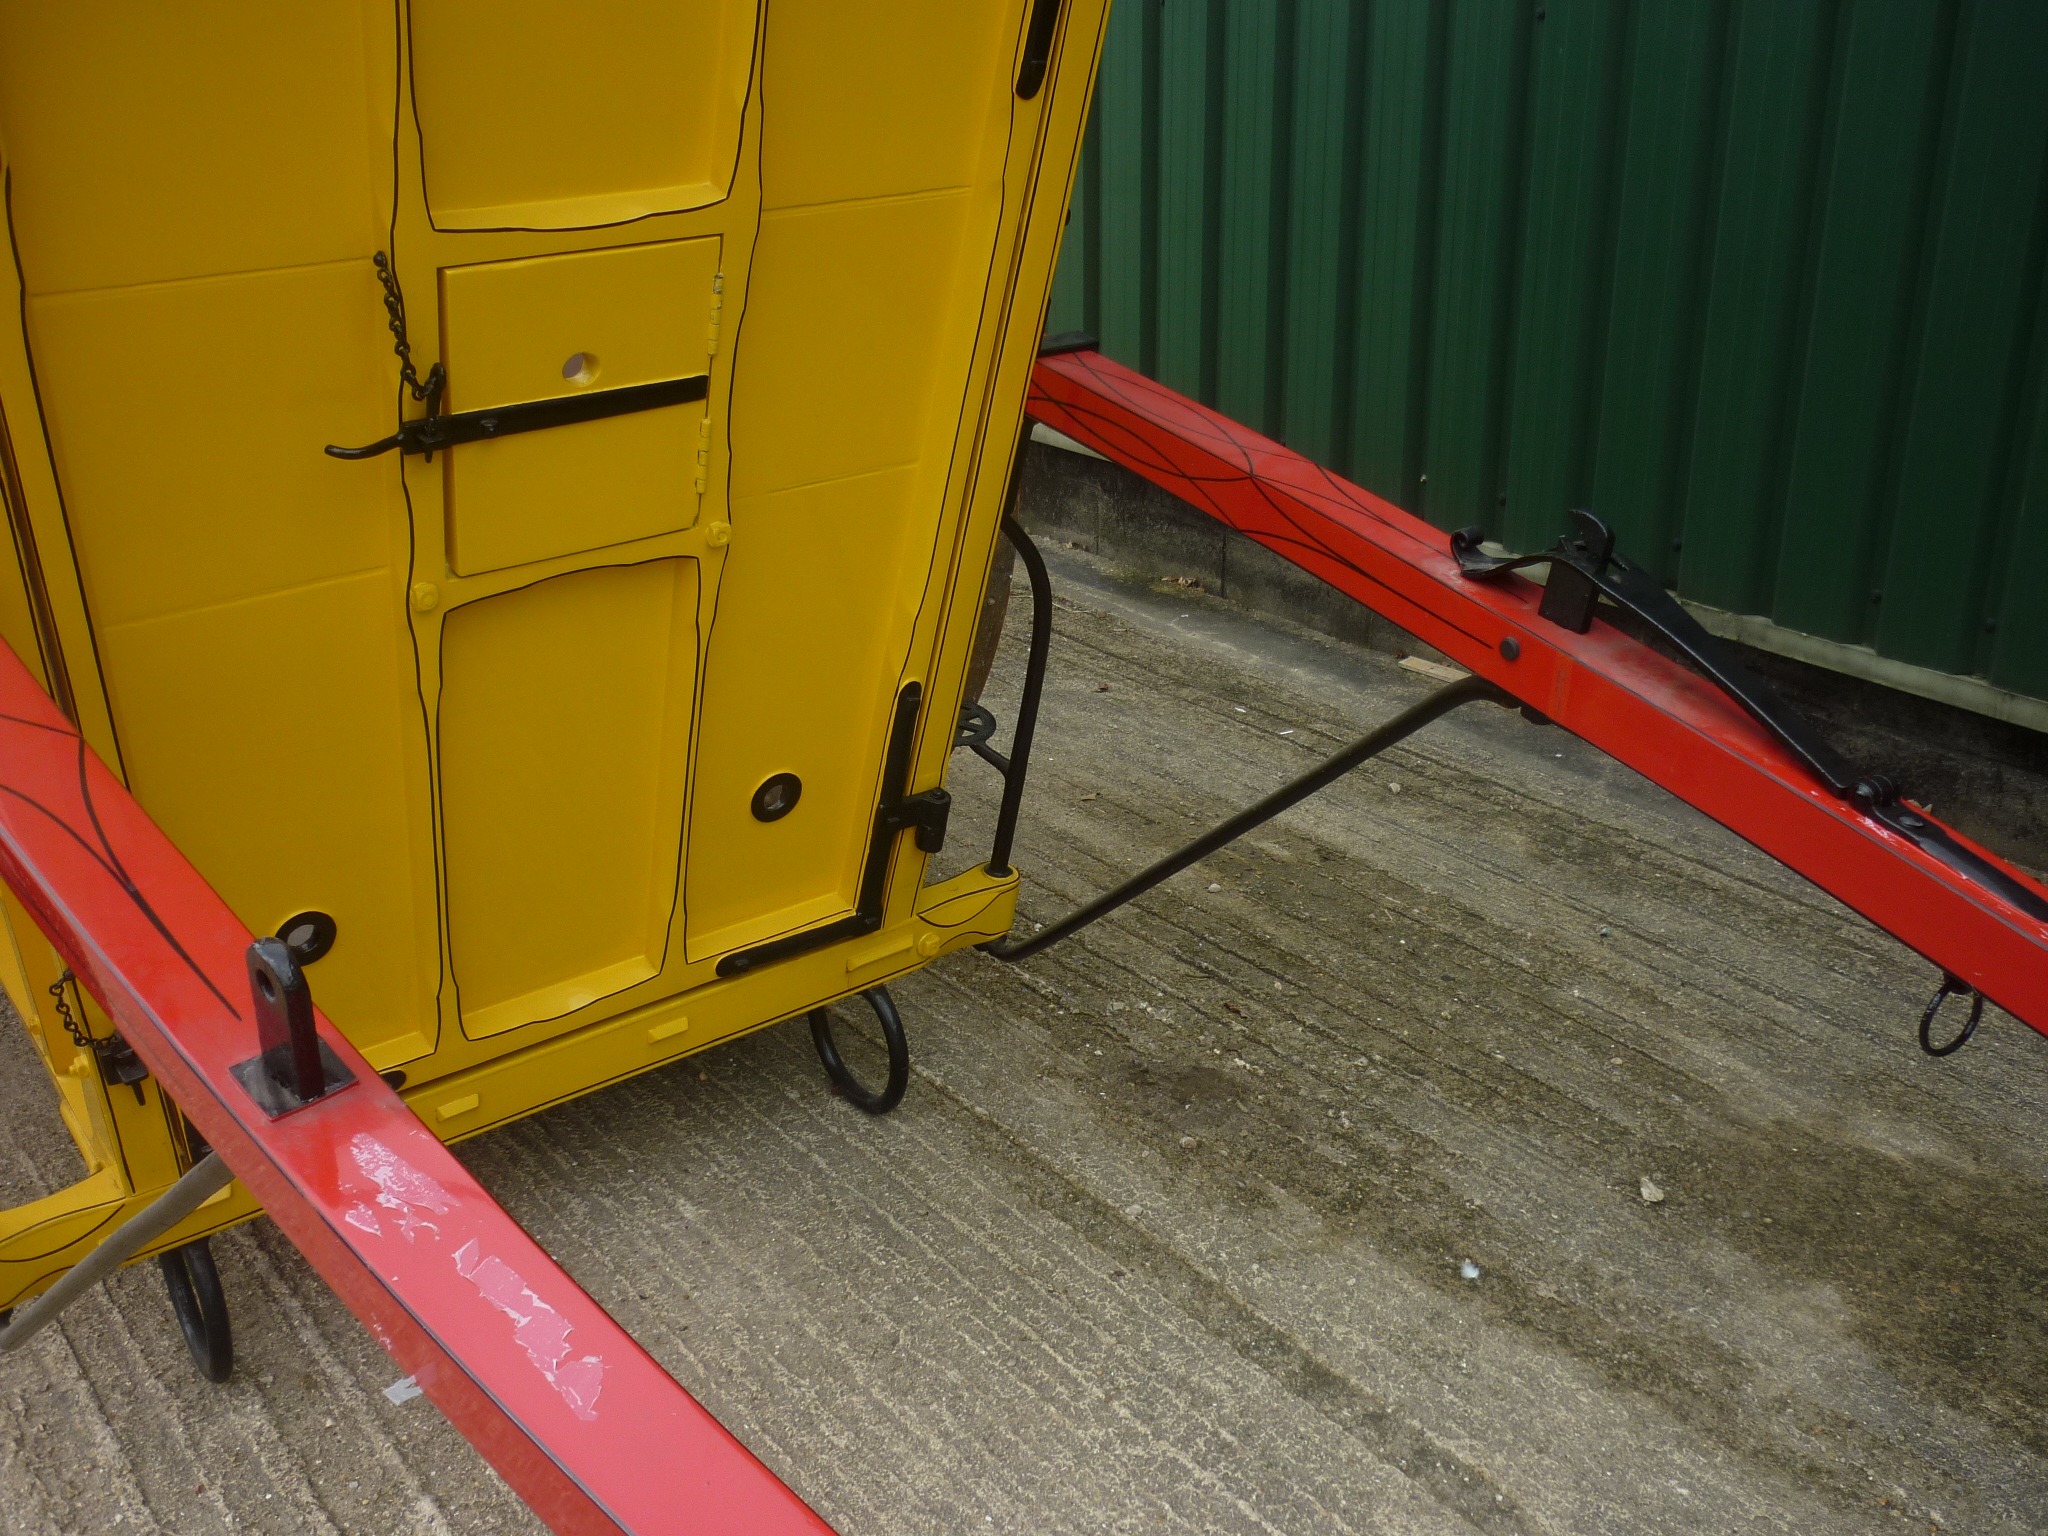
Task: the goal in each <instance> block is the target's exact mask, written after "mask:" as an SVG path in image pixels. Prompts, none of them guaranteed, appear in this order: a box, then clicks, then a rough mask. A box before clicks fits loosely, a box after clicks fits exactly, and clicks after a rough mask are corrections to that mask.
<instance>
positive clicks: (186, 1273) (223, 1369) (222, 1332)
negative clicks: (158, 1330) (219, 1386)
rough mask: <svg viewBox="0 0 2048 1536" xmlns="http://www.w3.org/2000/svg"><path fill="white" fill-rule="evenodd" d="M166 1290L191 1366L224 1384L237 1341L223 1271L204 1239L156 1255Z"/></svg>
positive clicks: (233, 1362)
mask: <svg viewBox="0 0 2048 1536" xmlns="http://www.w3.org/2000/svg"><path fill="white" fill-rule="evenodd" d="M157 1263H158V1264H160V1265H161V1266H162V1267H163V1272H164V1289H165V1290H167V1291H169V1292H170V1293H171V1310H172V1311H173V1312H175V1313H176V1314H177V1316H178V1331H179V1332H180V1333H182V1334H184V1335H185V1348H186V1349H188V1350H190V1351H191V1353H192V1363H193V1364H194V1365H196V1366H198V1367H199V1370H200V1374H201V1375H203V1376H205V1378H206V1379H207V1380H208V1381H212V1382H223V1381H226V1380H227V1379H228V1376H229V1374H230V1373H232V1372H233V1370H234V1368H235V1338H234V1333H233V1331H232V1330H231V1329H230V1328H229V1327H228V1299H227V1295H226V1293H225V1292H223V1291H222V1290H221V1288H220V1271H219V1270H218V1269H216V1268H215V1267H214V1263H213V1250H212V1248H210V1247H208V1246H207V1242H206V1239H205V1238H203V1237H202V1238H201V1239H199V1241H198V1242H196V1243H187V1244H185V1246H184V1247H182V1248H173V1249H172V1250H171V1251H170V1252H168V1253H160V1254H158V1255H157Z"/></svg>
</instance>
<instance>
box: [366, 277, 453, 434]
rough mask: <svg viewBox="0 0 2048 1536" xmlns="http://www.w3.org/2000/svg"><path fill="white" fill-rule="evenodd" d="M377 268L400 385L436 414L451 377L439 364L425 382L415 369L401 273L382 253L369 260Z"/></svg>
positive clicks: (430, 370)
mask: <svg viewBox="0 0 2048 1536" xmlns="http://www.w3.org/2000/svg"><path fill="white" fill-rule="evenodd" d="M370 261H371V263H372V264H373V265H374V266H375V267H376V268H377V281H378V282H380V283H382V284H383V285H384V313H385V314H386V315H388V316H390V322H391V350H392V351H394V352H396V353H397V354H398V382H399V383H401V384H403V385H404V386H405V387H406V388H407V389H409V390H411V391H412V397H413V399H415V400H425V401H428V402H430V403H429V404H428V406H427V414H428V415H429V416H432V415H433V414H435V405H436V404H437V403H438V402H439V401H440V398H441V389H442V386H443V385H445V384H446V383H447V382H448V374H447V371H446V370H445V369H443V368H442V366H441V365H440V364H439V363H436V364H434V366H433V367H431V368H429V369H428V370H427V376H426V378H425V379H424V380H422V379H421V378H420V374H419V370H418V369H417V368H415V367H414V366H413V361H412V342H411V341H410V340H408V339H407V337H406V334H405V295H404V294H403V293H401V292H399V290H398V273H397V272H396V271H394V270H393V269H392V266H391V258H390V257H389V256H386V255H385V254H384V253H383V252H382V251H379V252H378V253H377V254H376V255H375V256H372V257H371V258H370Z"/></svg>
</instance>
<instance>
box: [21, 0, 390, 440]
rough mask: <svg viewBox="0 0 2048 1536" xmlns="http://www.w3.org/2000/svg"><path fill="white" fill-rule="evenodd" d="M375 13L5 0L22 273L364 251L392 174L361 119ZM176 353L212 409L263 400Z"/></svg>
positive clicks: (87, 276)
mask: <svg viewBox="0 0 2048 1536" xmlns="http://www.w3.org/2000/svg"><path fill="white" fill-rule="evenodd" d="M364 14H365V12H364V10H363V9H362V8H360V7H357V6H352V5H336V4H322V5H315V4H304V3H301V4H293V5H278V4H275V3H273V0H203V3H194V4H181V5H165V4H163V3H161V0H108V3H95V4H91V5H51V4H48V3H47V0H7V3H6V4H4V5H0V138H4V140H5V142H6V145H7V153H8V158H9V161H10V163H11V167H12V170H13V173H14V187H13V194H14V197H13V207H14V218H15V225H16V229H17V231H18V238H19V242H20V250H21V265H22V275H23V278H24V280H25V281H26V283H27V286H28V289H29V291H30V292H31V293H48V292H54V291H58V290H64V289H77V288H105V287H112V286H114V285H116V284H123V283H142V282H162V281H166V280H168V279H172V278H183V277H198V276H202V275H205V274H210V273H221V272H247V271H251V270H254V269H256V268H259V267H283V266H304V265H308V264H311V263H314V262H324V261H335V260H339V259H341V258H343V257H346V256H367V255H368V254H369V252H370V251H371V250H372V249H373V248H374V245H375V244H376V243H377V240H378V236H379V234H380V233H381V232H380V231H379V230H378V229H377V227H376V219H375V217H374V214H373V211H372V202H371V188H372V185H373V183H372V180H371V178H372V177H373V176H375V177H377V178H379V184H388V183H389V181H390V177H391V165H390V161H389V159H388V158H383V157H378V156H377V155H376V153H375V149H374V144H373V140H372V137H371V134H370V130H369V120H368V116H367V112H368V107H369V97H370V93H369V91H368V90H367V88H366V82H365V79H364V73H363V68H364V37H363V16H364ZM369 14H370V15H372V16H375V14H376V12H375V10H374V9H372V10H371V11H370V12H369ZM388 16H389V13H388V11H387V12H386V15H385V19H383V20H382V21H381V22H380V23H379V24H380V25H382V26H384V27H387V28H388V27H389V26H390V24H391V23H390V21H389V19H388ZM389 89H390V88H389V86H388V85H387V86H386V87H385V88H384V89H383V90H382V91H380V92H379V93H378V94H381V95H383V96H384V97H385V102H386V105H385V106H384V108H383V109H382V112H381V114H380V115H381V116H382V117H384V118H385V119H387V120H388V118H389V116H390V107H389V100H390V97H389ZM145 125H146V126H145ZM370 302H371V303H373V304H374V303H375V297H374V293H373V294H372V296H371V298H370ZM184 362H185V365H186V368H187V372H186V373H185V374H184V375H183V377H184V381H185V387H186V388H188V389H190V390H191V391H192V392H193V393H194V394H196V395H199V396H201V397H202V398H206V399H208V400H209V403H211V404H213V405H214V406H215V409H216V411H217V412H224V411H225V409H226V402H227V398H228V397H232V398H233V401H234V404H235V405H237V406H246V405H248V404H250V403H252V402H251V400H250V389H251V387H252V386H253V385H254V384H255V383H256V382H257V381H256V380H255V379H253V378H252V377H251V376H250V375H248V374H244V373H236V372H233V371H231V370H229V369H228V368H227V367H226V366H225V365H224V364H216V365H214V366H211V367H209V366H207V365H206V364H205V363H204V361H203V354H202V355H201V356H198V357H187V358H186V359H184ZM276 378H277V376H276V375H272V376H271V378H270V380H269V382H270V383H272V384H274V383H275V382H276ZM387 430H388V429H387ZM323 441H324V439H323ZM315 446H318V445H317V444H316V445H315Z"/></svg>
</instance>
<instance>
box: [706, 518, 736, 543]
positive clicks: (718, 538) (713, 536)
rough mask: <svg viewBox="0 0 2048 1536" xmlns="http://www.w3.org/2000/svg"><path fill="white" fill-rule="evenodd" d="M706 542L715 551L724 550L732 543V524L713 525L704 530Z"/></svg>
mask: <svg viewBox="0 0 2048 1536" xmlns="http://www.w3.org/2000/svg"><path fill="white" fill-rule="evenodd" d="M704 542H705V543H706V544H709V545H710V546H711V547H712V548H713V549H723V548H724V547H725V546H726V545H727V544H730V543H731V542H732V524H731V523H713V524H711V526H710V527H708V528H706V529H705V530H704Z"/></svg>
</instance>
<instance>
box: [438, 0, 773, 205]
mask: <svg viewBox="0 0 2048 1536" xmlns="http://www.w3.org/2000/svg"><path fill="white" fill-rule="evenodd" d="M411 12H412V47H413V100H414V103H415V106H416V109H417V111H418V113H419V122H420V138H421V143H422V158H423V160H424V162H425V168H426V183H427V202H428V205H429V207H430V208H431V210H432V213H433V218H434V222H435V224H436V225H437V226H439V227H440V228H442V229H497V228H507V229H576V228H582V227H587V226H590V225H597V224H616V223H620V222H622V221H624V220H627V219H637V218H641V217H644V216H646V215H648V214H652V213H671V212H675V211H677V210H679V209H684V208H697V207H701V206H703V205H704V204H706V203H710V202H715V201H716V200H717V199H719V198H720V197H722V196H724V195H725V191H726V189H727V188H728V187H729V186H730V185H731V183H732V175H733V169H734V161H735V159H736V157H737V154H738V150H739V131H740V110H741V108H742V107H743V106H744V104H745V101H746V93H747V74H748V69H749V65H750V58H751V54H752V51H753V43H754V3H753V0H600V3H585V4H582V5H529V6H522V7H518V8H516V14H513V15H508V14H507V8H506V6H505V5H504V4H503V0H412V7H411Z"/></svg>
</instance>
